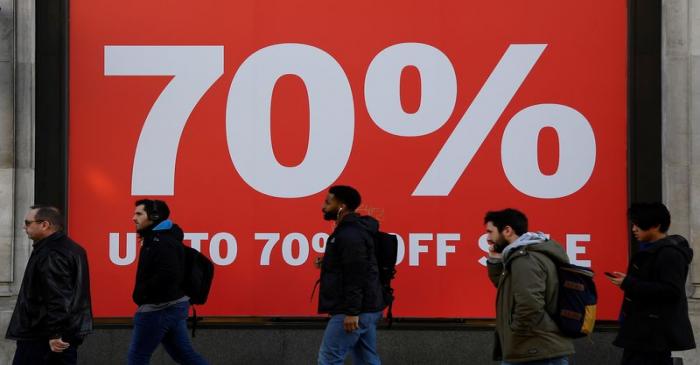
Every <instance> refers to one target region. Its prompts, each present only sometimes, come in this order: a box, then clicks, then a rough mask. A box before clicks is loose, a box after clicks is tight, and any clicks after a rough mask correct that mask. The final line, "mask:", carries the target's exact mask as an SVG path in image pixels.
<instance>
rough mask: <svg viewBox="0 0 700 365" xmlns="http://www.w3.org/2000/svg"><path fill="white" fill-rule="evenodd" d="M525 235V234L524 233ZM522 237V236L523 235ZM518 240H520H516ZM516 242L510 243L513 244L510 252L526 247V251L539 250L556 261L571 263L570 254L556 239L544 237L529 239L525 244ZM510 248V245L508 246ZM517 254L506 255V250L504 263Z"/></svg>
mask: <svg viewBox="0 0 700 365" xmlns="http://www.w3.org/2000/svg"><path fill="white" fill-rule="evenodd" d="M523 236H524V235H523ZM521 237H522V236H521ZM516 242H518V241H516ZM516 242H513V243H512V244H510V245H509V247H510V246H513V247H512V248H511V249H510V250H509V252H515V251H517V249H518V248H521V247H525V251H533V252H539V253H542V254H544V255H546V256H547V257H549V258H550V259H552V261H554V262H555V263H562V264H568V263H569V256H568V255H567V254H566V251H564V248H563V247H562V246H561V245H560V244H558V243H557V242H556V241H552V240H550V239H548V238H546V237H544V238H543V239H541V240H534V239H532V237H531V239H529V240H527V241H526V242H524V243H523V244H520V245H517V246H516V245H515V243H516ZM506 249H508V247H506ZM515 256H517V255H506V252H505V250H504V255H503V257H504V258H505V260H504V263H508V261H509V260H510V259H511V257H515Z"/></svg>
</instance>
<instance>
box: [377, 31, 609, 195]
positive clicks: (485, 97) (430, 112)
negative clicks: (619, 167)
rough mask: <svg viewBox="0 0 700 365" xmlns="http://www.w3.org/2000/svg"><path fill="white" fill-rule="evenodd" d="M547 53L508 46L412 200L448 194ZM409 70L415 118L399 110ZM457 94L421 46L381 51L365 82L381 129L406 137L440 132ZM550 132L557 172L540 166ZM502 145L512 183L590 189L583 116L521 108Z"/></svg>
mask: <svg viewBox="0 0 700 365" xmlns="http://www.w3.org/2000/svg"><path fill="white" fill-rule="evenodd" d="M545 48H546V45H545V44H518V45H511V46H509V47H508V49H507V50H506V52H505V53H504V55H503V57H502V58H501V60H500V61H499V62H498V64H497V65H496V67H495V68H494V69H493V71H492V72H491V74H490V76H489V77H488V79H487V80H486V82H485V83H484V85H483V86H482V88H481V90H480V91H479V93H478V94H477V95H476V97H475V98H474V101H473V102H472V103H471V105H470V106H469V108H468V109H467V111H466V112H465V113H464V115H463V116H462V118H461V119H460V121H459V123H458V124H457V127H456V128H455V129H454V130H453V132H452V133H451V135H450V136H449V138H448V139H447V141H446V142H445V144H444V145H443V147H442V149H441V150H440V152H439V154H438V155H437V157H436V158H435V159H434V161H433V163H432V164H431V165H430V167H429V168H428V170H427V172H426V173H425V175H424V176H423V178H422V180H421V181H420V183H419V184H418V186H417V187H416V189H415V190H414V192H413V195H416V196H445V195H449V194H450V192H451V191H452V189H453V188H454V186H455V184H456V183H457V181H458V180H459V179H460V177H461V176H462V175H463V174H464V171H465V170H466V168H467V166H468V165H469V163H470V162H471V161H472V159H473V158H474V155H475V154H476V153H477V151H478V150H479V148H480V147H481V145H482V144H483V143H484V141H485V140H486V138H487V136H488V135H489V133H490V132H491V131H492V130H493V127H494V125H495V124H496V122H497V121H498V119H499V118H500V117H501V115H502V114H503V111H504V110H505V108H506V106H508V104H509V103H510V101H511V100H512V99H513V97H514V95H515V93H516V92H517V91H518V89H519V88H520V86H521V85H522V83H523V81H524V80H525V78H526V77H527V76H528V75H529V74H530V71H531V70H532V68H533V67H534V65H535V64H536V63H537V60H538V59H539V58H540V56H541V55H542V53H543V52H544V50H545ZM408 66H414V67H416V68H417V69H418V70H419V72H420V75H421V105H420V107H419V108H418V110H417V111H416V112H415V113H406V112H405V111H404V110H403V109H402V107H401V100H400V90H399V88H400V79H401V72H402V70H403V69H404V68H405V67H408ZM456 95H457V81H456V76H455V72H454V68H453V67H452V64H451V63H450V61H449V59H448V58H447V57H446V56H445V55H444V54H443V53H442V52H441V51H440V50H438V49H436V48H434V47H431V46H429V45H425V44H421V43H402V44H398V45H395V46H392V47H389V48H387V49H385V50H383V51H382V52H380V53H379V54H378V55H377V56H376V57H375V58H374V60H373V61H372V63H371V64H370V67H369V69H368V71H367V76H366V80H365V102H366V105H367V111H368V112H369V114H370V116H371V117H372V119H373V120H374V121H375V123H376V124H377V125H378V126H379V127H380V128H382V129H383V130H385V131H386V132H389V133H391V134H394V135H397V136H401V137H416V136H422V135H426V134H429V133H432V132H434V131H436V130H438V129H440V128H441V127H442V126H443V125H444V124H445V123H446V122H447V120H448V119H449V117H450V115H451V114H452V111H453V109H454V107H455V102H456ZM545 127H551V128H553V129H555V130H556V132H557V135H558V137H559V140H560V143H559V145H560V158H559V167H558V169H557V172H556V173H554V174H552V175H545V174H543V173H542V172H541V171H540V169H539V165H538V158H537V157H538V156H537V139H538V136H539V132H540V131H541V130H542V129H543V128H545ZM501 146H502V148H501V155H502V163H503V169H504V171H505V173H506V176H507V177H508V180H509V181H510V182H511V183H512V184H513V186H514V187H515V188H516V189H518V190H520V191H521V192H523V193H525V194H527V195H530V196H533V197H538V198H559V197H563V196H566V195H570V194H573V193H574V192H576V191H577V190H579V189H580V188H581V187H583V186H584V185H585V184H586V182H587V181H588V179H589V178H590V176H591V174H592V172H593V167H594V165H595V136H594V135H593V130H592V128H591V126H590V124H589V123H588V121H587V120H586V118H585V117H584V116H583V115H581V113H579V112H578V111H576V110H575V109H573V108H570V107H568V106H565V105H560V104H539V105H534V106H531V107H528V108H525V109H523V110H521V111H520V112H518V113H517V114H516V115H515V116H514V117H513V118H512V119H511V120H510V122H509V123H508V125H507V127H506V130H505V132H504V135H503V140H502V144H501Z"/></svg>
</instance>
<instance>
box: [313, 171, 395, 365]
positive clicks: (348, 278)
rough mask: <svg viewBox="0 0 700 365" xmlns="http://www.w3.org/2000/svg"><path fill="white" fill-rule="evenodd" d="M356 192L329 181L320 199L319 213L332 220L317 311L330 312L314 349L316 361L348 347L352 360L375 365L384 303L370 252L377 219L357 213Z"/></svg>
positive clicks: (332, 360) (340, 357)
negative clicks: (316, 355)
mask: <svg viewBox="0 0 700 365" xmlns="http://www.w3.org/2000/svg"><path fill="white" fill-rule="evenodd" d="M360 202H361V197H360V193H359V192H358V191H357V190H355V189H354V188H352V187H349V186H342V185H338V186H333V187H331V188H330V190H329V191H328V195H327V196H326V200H325V202H324V204H323V209H322V210H323V217H324V219H326V220H329V221H335V223H336V226H335V229H334V231H333V233H332V234H331V236H330V237H329V238H328V243H327V244H326V252H325V255H324V257H323V261H322V262H321V263H320V264H321V279H320V285H321V286H320V291H319V300H318V311H319V313H329V314H330V315H331V318H330V320H329V321H328V324H327V325H326V331H325V332H324V334H323V342H322V343H321V348H320V350H319V354H318V363H319V364H320V365H331V364H343V363H344V362H345V357H346V356H347V354H348V352H351V353H352V358H353V364H356V365H358V364H380V361H379V355H378V354H377V323H378V322H379V320H380V319H381V317H382V310H383V309H384V307H385V304H384V300H383V297H382V288H381V285H380V283H379V268H378V266H377V259H376V257H375V254H374V238H373V237H374V235H375V234H376V233H377V231H378V230H379V222H377V220H376V219H374V218H372V217H369V216H360V215H358V214H357V213H355V209H357V207H359V206H360Z"/></svg>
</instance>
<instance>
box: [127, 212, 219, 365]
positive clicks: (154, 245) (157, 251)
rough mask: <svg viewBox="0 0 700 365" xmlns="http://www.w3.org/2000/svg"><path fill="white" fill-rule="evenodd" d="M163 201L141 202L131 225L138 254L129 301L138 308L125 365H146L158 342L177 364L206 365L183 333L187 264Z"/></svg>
mask: <svg viewBox="0 0 700 365" xmlns="http://www.w3.org/2000/svg"><path fill="white" fill-rule="evenodd" d="M169 216H170V209H169V208H168V205H167V204H166V203H165V202H164V201H162V200H149V199H144V200H139V201H137V202H136V209H135V210H134V218H133V219H134V223H135V224H136V230H137V231H138V233H139V236H140V237H141V252H140V253H139V264H138V268H137V270H136V284H135V285H134V292H133V295H132V298H133V299H134V303H136V304H137V305H138V309H137V310H136V314H135V315H134V332H133V334H132V338H131V345H130V346H129V356H128V360H129V365H137V364H138V365H141V364H148V363H149V361H150V359H151V355H152V354H153V351H155V349H156V347H158V344H160V343H162V344H163V347H164V348H165V351H167V352H168V354H169V355H170V356H171V357H172V358H173V359H174V360H175V361H176V362H178V363H180V364H196V365H199V364H206V363H207V362H206V361H205V360H204V358H202V356H201V355H199V354H198V353H197V352H196V351H195V350H194V349H193V348H192V343H191V342H190V338H189V335H188V333H187V316H188V313H189V300H190V298H189V297H187V296H186V295H185V292H184V290H183V289H182V282H183V273H184V271H185V270H184V265H185V250H184V246H183V244H182V239H183V237H184V234H183V233H182V230H181V229H180V227H178V226H177V225H176V224H173V222H172V221H171V220H170V219H168V218H169Z"/></svg>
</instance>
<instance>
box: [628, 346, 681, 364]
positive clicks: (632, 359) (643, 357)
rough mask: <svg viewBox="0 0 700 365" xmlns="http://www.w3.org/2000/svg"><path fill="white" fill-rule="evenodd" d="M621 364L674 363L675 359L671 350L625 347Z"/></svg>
mask: <svg viewBox="0 0 700 365" xmlns="http://www.w3.org/2000/svg"><path fill="white" fill-rule="evenodd" d="M621 365H673V359H671V352H670V351H661V352H646V351H634V350H627V349H625V351H624V352H623V353H622V363H621Z"/></svg>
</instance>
